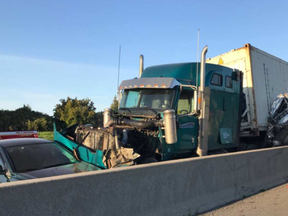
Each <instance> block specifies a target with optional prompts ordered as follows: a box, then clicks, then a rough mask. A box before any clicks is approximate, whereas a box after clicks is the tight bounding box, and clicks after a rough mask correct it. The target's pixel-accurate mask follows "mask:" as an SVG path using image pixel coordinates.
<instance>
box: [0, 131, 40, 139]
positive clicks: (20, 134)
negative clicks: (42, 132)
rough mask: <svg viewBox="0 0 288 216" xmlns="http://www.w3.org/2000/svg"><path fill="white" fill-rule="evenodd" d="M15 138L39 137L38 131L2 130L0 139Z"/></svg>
mask: <svg viewBox="0 0 288 216" xmlns="http://www.w3.org/2000/svg"><path fill="white" fill-rule="evenodd" d="M14 138H38V132H37V131H5V132H0V140H2V139H14Z"/></svg>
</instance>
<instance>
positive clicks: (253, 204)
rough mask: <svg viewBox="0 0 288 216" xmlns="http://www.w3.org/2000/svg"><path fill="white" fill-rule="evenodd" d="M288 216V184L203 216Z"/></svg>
mask: <svg viewBox="0 0 288 216" xmlns="http://www.w3.org/2000/svg"><path fill="white" fill-rule="evenodd" d="M232 215H233V216H272V215H277V216H287V215H288V184H284V185H281V186H278V187H276V188H273V189H271V190H268V191H265V192H262V193H259V194H257V195H254V196H252V197H248V198H246V199H243V200H240V201H238V202H236V203H233V204H231V205H228V206H225V207H222V208H220V209H217V210H214V211H211V212H208V213H206V214H202V216H232Z"/></svg>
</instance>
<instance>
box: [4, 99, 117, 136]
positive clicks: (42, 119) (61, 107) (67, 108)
mask: <svg viewBox="0 0 288 216" xmlns="http://www.w3.org/2000/svg"><path fill="white" fill-rule="evenodd" d="M117 107H118V101H117V98H116V96H115V97H114V99H113V102H112V104H111V108H112V109H117ZM53 112H54V114H53V116H49V115H47V114H43V113H41V112H37V111H34V110H32V108H31V107H30V106H29V105H23V107H21V108H18V109H16V110H13V111H11V110H3V109H2V110H0V131H10V130H37V131H52V130H53V122H55V123H56V125H57V126H58V127H59V128H58V129H60V128H62V129H64V128H67V127H69V126H71V125H73V124H76V123H79V124H88V123H91V124H93V125H94V126H95V127H102V125H103V112H96V107H95V106H94V103H93V102H92V101H91V100H90V99H77V98H70V97H67V98H66V99H61V100H60V103H59V104H56V106H55V108H54V110H53Z"/></svg>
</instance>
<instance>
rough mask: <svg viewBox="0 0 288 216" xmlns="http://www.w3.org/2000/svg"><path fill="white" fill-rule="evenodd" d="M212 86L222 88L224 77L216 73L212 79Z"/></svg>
mask: <svg viewBox="0 0 288 216" xmlns="http://www.w3.org/2000/svg"><path fill="white" fill-rule="evenodd" d="M211 84H212V85H217V86H222V75H220V74H217V73H214V74H213V76H212V78H211Z"/></svg>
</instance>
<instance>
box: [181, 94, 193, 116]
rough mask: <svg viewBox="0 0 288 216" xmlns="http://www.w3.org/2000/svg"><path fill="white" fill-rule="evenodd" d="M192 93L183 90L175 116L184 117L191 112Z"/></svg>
mask: <svg viewBox="0 0 288 216" xmlns="http://www.w3.org/2000/svg"><path fill="white" fill-rule="evenodd" d="M193 95H194V94H193V91H188V90H183V91H182V92H181V94H180V98H179V101H178V106H177V114H178V115H185V114H188V113H190V112H191V111H192V106H193Z"/></svg>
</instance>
